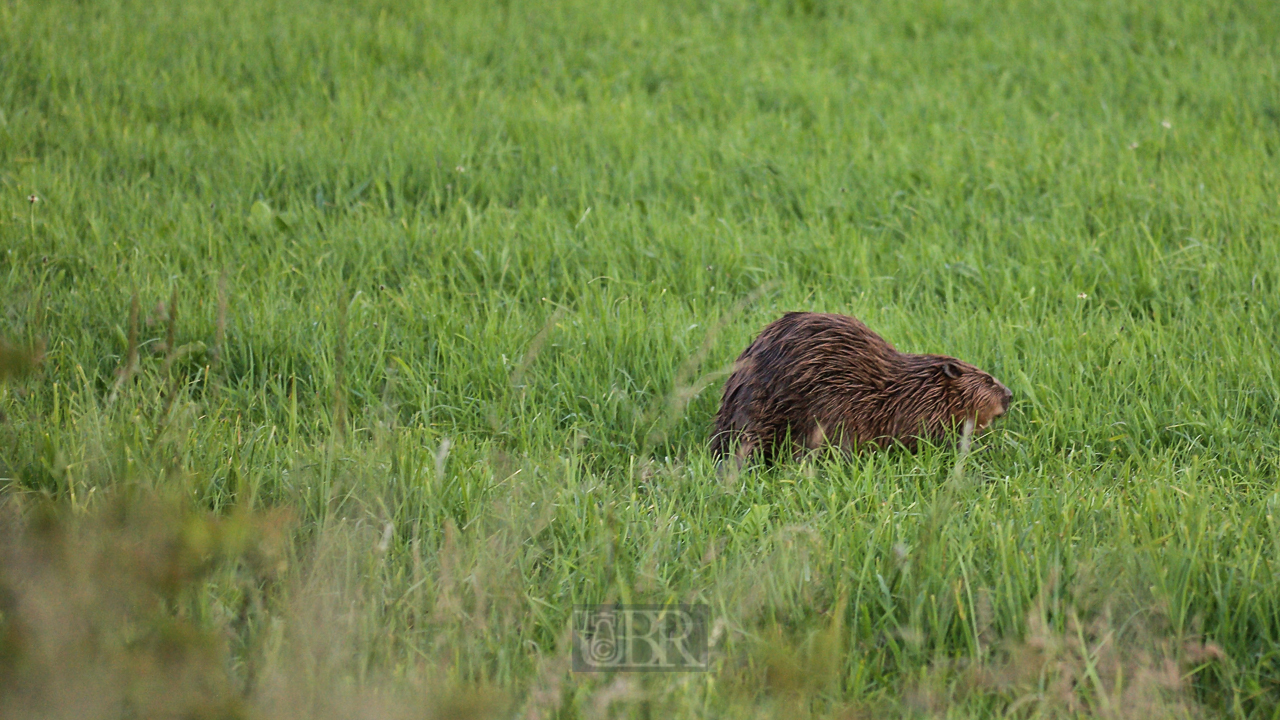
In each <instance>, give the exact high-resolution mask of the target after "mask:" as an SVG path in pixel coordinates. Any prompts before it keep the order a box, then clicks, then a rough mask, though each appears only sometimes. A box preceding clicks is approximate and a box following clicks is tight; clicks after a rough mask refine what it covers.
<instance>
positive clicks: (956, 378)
mask: <svg viewBox="0 0 1280 720" xmlns="http://www.w3.org/2000/svg"><path fill="white" fill-rule="evenodd" d="M1011 397H1012V394H1011V393H1010V392H1009V389H1008V388H1006V387H1005V386H1004V385H1001V384H1000V382H999V381H997V380H996V379H995V378H993V377H991V376H990V375H988V374H987V373H985V372H983V371H981V370H979V369H978V368H976V367H974V366H972V365H969V364H968V363H964V362H961V361H959V360H956V359H955V358H950V357H945V356H942V355H911V354H907V353H900V352H898V351H897V350H895V349H894V348H893V346H892V345H890V344H889V343H887V342H885V340H884V338H882V337H880V336H879V335H877V334H875V333H874V332H872V331H871V330H870V329H869V328H868V327H867V326H866V325H863V324H862V323H861V322H859V321H858V320H857V319H855V318H851V317H848V316H846V315H826V314H819V313H804V312H793V313H787V314H786V315H784V316H783V317H782V318H781V319H779V320H777V321H776V322H773V323H771V324H770V325H769V326H768V327H766V328H765V329H764V330H763V331H761V333H760V336H759V337H757V338H756V339H755V341H754V342H752V343H751V344H750V345H749V346H747V349H746V350H744V351H743V352H742V355H740V356H739V357H738V360H737V362H736V363H735V366H734V372H733V374H732V375H730V376H729V381H728V382H727V383H725V386H724V399H723V400H721V403H720V412H719V413H718V414H717V415H716V426H715V432H714V433H713V434H712V438H711V450H712V452H713V453H715V454H716V455H727V454H729V453H731V452H735V451H736V455H737V456H738V457H739V458H740V459H742V458H746V457H747V456H748V455H751V454H752V453H754V452H761V453H762V454H763V455H764V456H765V458H766V459H772V458H773V457H775V456H777V455H779V454H791V455H795V454H797V453H798V452H800V451H801V450H803V449H816V448H818V447H821V445H822V444H824V443H826V442H830V443H832V444H835V445H837V446H839V447H842V448H844V449H846V450H850V451H856V450H857V449H858V448H860V447H866V446H869V447H877V448H878V447H885V446H888V445H892V444H895V443H901V444H902V445H904V446H906V447H907V448H908V449H910V450H914V449H915V447H916V444H917V441H918V440H919V439H921V438H924V439H928V440H930V441H932V442H939V441H941V440H943V439H944V438H945V437H946V436H947V433H948V432H951V431H954V430H955V429H956V428H957V427H958V426H960V425H962V424H963V423H964V422H965V421H966V420H972V421H973V423H974V430H975V431H979V430H983V429H984V428H986V427H987V426H988V425H990V424H991V422H992V421H993V420H995V419H996V418H997V417H1000V416H1001V415H1003V414H1004V413H1005V411H1007V410H1008V409H1009V400H1010V398H1011Z"/></svg>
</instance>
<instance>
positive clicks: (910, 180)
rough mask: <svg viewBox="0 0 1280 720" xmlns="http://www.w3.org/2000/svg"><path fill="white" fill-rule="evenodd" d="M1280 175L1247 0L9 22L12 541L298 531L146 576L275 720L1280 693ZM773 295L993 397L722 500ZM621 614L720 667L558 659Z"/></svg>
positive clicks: (1084, 705) (1277, 707)
mask: <svg viewBox="0 0 1280 720" xmlns="http://www.w3.org/2000/svg"><path fill="white" fill-rule="evenodd" d="M1278 168H1280V6H1277V5H1275V4H1274V3H1270V2H1265V1H1263V0H1257V1H1253V0H1240V1H1238V2H1227V1H1222V0H1211V1H1210V2H1190V1H1187V0H1176V1H1171V2H1163V3H1147V4H1138V3H1121V2H1114V1H1102V2H1094V3H1087V4H1086V3H1079V4H1060V3H1049V2H996V1H991V2H978V3H971V4H962V3H958V2H949V1H937V0H927V1H925V2H920V3H916V4H910V5H908V4H903V5H901V6H899V4H894V3H860V4H852V3H839V2H834V1H832V0H794V1H792V2H786V1H784V0H779V1H777V2H770V1H767V0H756V1H748V0H726V1H725V2H710V1H707V2H696V1H692V0H691V1H687V2H667V3H663V4H661V5H658V4H654V3H641V2H625V1H622V0H607V1H606V2H579V1H576V0H572V1H569V2H561V3H535V2H520V1H518V0H516V1H511V2H501V3H458V2H452V1H449V0H428V1H427V2H419V3H408V2H390V1H384V2H376V1H374V0H368V1H361V0H350V1H348V2H328V1H326V0H263V1H260V2H246V1H244V0H215V1H214V2H207V3H185V2H176V1H173V0H160V1H159V2H152V3H139V2H129V1H119V0H113V1H111V2H99V3H73V2H64V1H63V0H53V1H52V2H43V3H36V2H14V1H12V0H6V1H3V2H0V337H4V338H7V339H8V341H9V342H10V343H11V346H10V348H9V349H6V350H4V352H11V351H12V349H13V348H22V347H35V346H37V345H38V344H39V343H41V342H43V343H44V346H43V347H44V351H45V357H44V360H43V362H42V363H41V364H40V365H39V367H38V369H37V370H36V371H35V372H34V373H31V374H28V375H26V376H25V377H22V378H19V379H16V380H15V381H13V382H10V383H8V384H4V385H0V412H2V413H3V418H4V420H3V423H2V424H0V478H3V479H0V486H3V490H2V491H0V492H2V493H3V495H2V496H0V497H3V500H0V502H3V503H4V504H6V505H7V506H8V507H9V508H10V510H12V512H13V513H14V514H12V515H7V516H6V517H10V518H11V521H10V522H9V525H10V526H11V528H13V531H12V532H10V533H8V535H10V536H12V537H14V538H18V539H16V540H13V541H12V542H15V543H17V544H18V545H17V546H23V543H26V542H27V540H22V539H21V538H23V537H27V535H24V534H23V533H24V532H26V531H19V530H18V528H19V527H26V526H27V525H28V524H29V522H28V520H29V519H30V518H31V517H34V516H35V515H39V513H37V512H36V511H35V510H33V509H32V508H34V507H37V506H38V505H39V502H38V500H39V498H40V497H41V496H47V497H49V498H52V499H53V502H54V504H55V505H56V506H57V507H61V508H63V509H64V510H69V511H70V512H71V516H72V517H78V518H81V520H82V521H83V522H90V520H91V519H92V518H93V517H96V516H97V515H100V514H102V513H103V512H105V510H104V508H108V507H112V506H111V505H110V504H109V502H108V499H109V498H113V497H117V496H121V495H122V494H128V493H127V492H126V489H128V488H139V487H140V488H148V489H156V490H157V491H158V492H160V493H161V494H172V493H178V494H179V495H181V496H182V497H183V498H184V500H183V501H182V503H181V505H183V506H185V507H186V508H187V511H201V512H211V513H214V514H215V515H216V516H226V517H240V515H239V513H245V512H250V511H252V512H256V513H266V512H268V511H269V510H270V509H272V508H286V509H288V510H287V512H289V513H292V517H293V518H294V521H293V523H292V525H290V528H291V530H290V533H291V534H290V538H291V545H290V547H291V550H290V557H291V558H293V560H292V561H291V563H290V564H289V565H288V567H287V568H286V569H284V570H281V571H280V572H278V573H275V574H270V573H267V574H262V573H257V572H251V571H250V570H247V569H246V568H247V567H249V566H252V565H253V563H252V562H251V560H249V559H243V558H242V559H240V560H227V561H225V562H222V563H221V564H218V565H217V566H216V568H214V569H212V570H209V571H208V572H209V574H207V575H202V576H200V579H199V580H196V581H193V584H192V585H191V587H189V588H188V589H187V590H186V591H185V592H186V593H187V594H186V595H184V596H183V597H184V598H185V599H184V600H182V601H181V602H179V601H174V600H172V599H170V600H167V601H166V604H163V605H161V606H158V607H152V606H151V605H148V604H147V603H145V602H141V601H137V602H141V605H137V607H141V608H143V609H142V610H137V612H140V613H142V615H141V616H142V617H149V616H155V617H161V616H163V617H169V616H173V617H177V618H191V619H192V623H193V627H195V628H198V629H200V631H201V632H208V633H210V634H209V635H208V637H209V638H216V642H215V641H214V640H209V642H213V643H214V644H215V645H217V647H219V648H222V649H221V650H218V652H220V653H222V655H219V657H221V658H222V660H220V661H218V663H214V664H213V665H212V666H208V667H206V666H204V665H201V666H199V667H201V668H203V669H202V670H201V672H207V673H211V674H213V675H219V676H220V677H221V675H220V674H225V676H226V682H227V683H229V685H228V687H231V688H233V690H231V691H229V692H231V693H232V694H235V695H238V696H239V697H241V698H242V701H243V705H240V706H236V707H240V708H241V709H240V710H235V711H234V712H243V713H246V714H248V715H250V716H269V717H292V716H297V717H315V716H346V715H349V708H351V707H357V708H362V710H361V712H366V713H369V714H371V715H375V714H377V711H375V710H374V709H372V708H376V707H378V708H383V710H384V711H385V712H387V713H392V714H394V712H400V713H402V714H403V715H405V716H422V715H423V714H426V715H427V716H437V717H451V716H453V717H489V716H494V715H495V714H496V715H497V716H504V717H509V716H511V713H519V714H521V716H522V717H559V718H577V717H595V716H601V715H600V714H601V713H603V714H604V715H603V716H607V715H608V713H613V716H615V717H637V718H639V717H704V716H705V717H726V718H737V717H744V716H759V717H766V716H775V715H782V714H789V715H797V716H808V715H813V716H840V715H841V714H842V713H843V714H844V716H847V717H857V716H860V715H862V714H866V715H868V716H874V717H881V716H890V715H908V716H912V715H939V716H948V717H984V716H990V715H1000V714H1004V713H1008V714H1009V715H1010V716H1013V717H1032V716H1034V717H1056V716H1068V715H1073V714H1080V715H1097V716H1102V717H1151V716H1160V715H1164V714H1170V715H1178V714H1184V715H1195V714H1196V713H1203V714H1206V715H1225V716H1233V717H1235V716H1238V717H1274V716H1275V715H1276V714H1277V713H1280V579H1278V578H1280V557H1278V556H1277V552H1278V551H1280V519H1278V517H1277V506H1278V505H1280V492H1278V491H1277V488H1276V483H1277V479H1278V478H1277V475H1278V471H1280V378H1277V370H1278V369H1280V362H1278V358H1280V355H1278V354H1277V352H1276V350H1277V348H1278V347H1280V295H1278V293H1280V170H1278ZM30 195H35V196H37V197H38V198H39V201H38V202H36V203H34V204H33V203H30V202H29V201H28V196H30ZM135 295H136V297H137V299H138V311H137V313H136V315H137V320H136V323H132V325H135V326H136V336H137V337H136V342H135V343H134V345H133V346H132V347H133V349H134V350H135V351H136V354H137V362H136V363H135V364H131V363H130V360H129V357H130V351H131V343H130V340H129V337H130V334H131V322H130V312H131V311H130V307H131V301H132V298H133V297H135ZM175 299H176V303H175V302H174V300H175ZM175 307H176V313H173V312H172V310H173V309H174V308H175ZM788 310H817V311H829V312H843V313H848V314H853V315H856V316H858V317H860V318H861V319H863V320H864V321H865V322H866V323H867V324H868V325H870V326H871V327H872V328H873V329H875V330H877V331H878V332H880V333H881V334H882V335H884V336H885V337H886V338H887V339H889V340H890V341H891V342H893V343H894V344H895V345H897V346H898V348H899V349H901V350H903V351H909V352H931V353H942V354H948V355H954V356H957V357H960V358H962V359H964V360H966V361H969V362H972V363H974V364H976V365H978V366H979V367H982V368H983V369H985V370H988V371H989V372H991V373H992V374H993V375H995V376H996V377H998V378H999V379H1001V380H1002V381H1003V382H1004V383H1005V384H1006V385H1008V386H1009V387H1010V388H1011V389H1012V390H1013V392H1014V397H1015V402H1014V405H1013V407H1012V410H1011V412H1010V414H1009V416H1008V417H1006V418H1004V419H1002V420H1001V421H1000V422H999V423H998V426H997V428H996V429H995V430H994V431H993V432H991V433H989V434H987V435H985V436H983V437H981V438H979V439H978V440H977V442H976V444H975V449H976V452H975V453H974V454H973V455H971V456H969V457H967V458H964V459H963V469H962V471H960V472H956V471H955V468H956V466H957V464H958V462H960V461H961V460H962V459H961V458H959V457H958V456H957V453H956V452H955V451H954V450H949V449H927V450H925V451H923V452H921V453H920V454H919V455H905V454H900V453H898V454H884V455H873V456H866V457H858V458H853V459H842V458H835V457H819V458H814V459H812V460H810V461H808V462H806V463H804V464H800V465H784V466H782V467H779V468H776V469H772V470H768V471H751V472H746V473H744V474H741V475H738V476H723V475H720V474H717V472H716V470H715V468H714V464H713V462H712V460H711V459H710V458H709V457H707V455H706V453H705V449H704V447H705V441H706V439H707V433H708V430H709V429H710V424H711V417H712V414H713V413H714V411H715V408H716V405H717V403H718V401H719V390H720V385H721V382H722V379H723V373H724V372H725V370H726V369H727V368H728V366H729V364H730V363H731V361H732V360H733V358H734V357H735V356H736V355H737V353H738V352H740V351H741V350H742V348H743V347H745V346H746V344H747V343H748V342H749V341H750V340H751V338H752V337H754V335H755V333H757V332H758V331H759V329H760V328H761V327H763V325H764V324H766V323H767V322H769V321H771V320H773V319H775V318H776V317H778V316H779V315H780V314H781V313H783V312H785V311H788ZM0 349H3V348H0ZM6 357H9V356H7V355H4V353H0V360H4V359H5V358H6ZM14 357H16V355H15V356H14ZM5 362H9V361H8V360H6V361H5ZM10 364H12V363H10ZM0 366H4V363H0ZM3 369H4V367H0V370H3ZM0 379H2V378H0ZM175 512H176V511H175ZM33 513H35V515H33ZM23 518H27V520H23ZM32 522H34V521H32ZM37 524H38V523H37ZM88 527H91V528H92V527H98V526H96V525H92V524H90V525H89V526H88ZM126 527H127V524H126ZM148 527H150V526H148ZM387 528H390V530H389V531H388V530H387ZM86 532H89V531H86ZM386 532H389V533H390V534H389V535H384V533H386ZM104 533H105V535H104V537H114V536H113V535H111V534H110V532H108V531H100V532H99V533H98V534H99V535H103V534H104ZM89 537H94V534H93V532H89ZM384 539H385V542H384ZM102 542H103V543H106V544H105V545H104V546H103V547H114V546H113V545H111V544H110V543H111V542H115V541H114V540H103V541H102ZM90 544H92V542H91V541H90ZM232 544H233V545H234V547H235V548H236V550H235V552H232V553H231V554H232V555H235V554H236V553H238V552H240V551H241V550H242V549H243V548H242V547H241V546H240V545H235V544H234V543H232ZM201 547H203V546H201ZM229 552H230V551H229ZM104 553H105V554H104V557H112V556H113V553H111V552H105V551H104ZM12 567H18V566H17V565H13V566H11V568H12ZM22 567H26V566H25V565H24V566H22ZM95 567H96V566H95ZM86 572H89V571H86ZM11 574H12V573H11ZM73 576H74V577H80V576H79V575H74V574H73ZM18 577H19V578H21V577H22V576H21V575H19V576H18ZM87 577H88V579H84V578H81V579H80V580H77V581H76V582H83V583H86V584H87V586H89V587H93V586H95V584H96V583H106V584H110V582H111V580H110V578H112V577H114V575H111V574H110V573H108V574H107V575H106V576H102V577H105V578H106V579H105V580H104V579H102V577H99V576H98V575H94V574H93V573H89V575H88V576H87ZM68 582H70V581H68ZM15 583H16V584H15V585H12V587H9V588H8V589H7V590H6V591H5V592H7V593H9V596H12V597H17V598H22V597H27V595H24V593H29V592H30V590H29V588H28V589H23V588H27V585H24V584H23V581H21V580H20V579H19V580H17V581H15ZM0 585H3V584H2V583H0ZM15 588H16V589H15ZM30 597H36V595H31V596H30ZM41 597H42V596H41ZM335 597H336V598H342V599H341V600H335V599H334V598H335ZM611 601H632V602H647V603H657V602H706V603H709V604H710V605H711V606H712V612H713V616H714V617H715V618H717V622H718V623H719V627H720V628H721V630H720V636H719V638H720V639H719V643H718V645H717V651H716V655H715V658H716V661H715V667H714V669H713V671H712V672H710V673H708V674H706V675H644V676H617V677H613V676H608V675H603V676H602V675H582V674H573V673H570V672H568V670H567V664H566V663H567V657H568V645H567V640H566V635H565V629H566V627H567V623H568V621H569V617H570V613H571V610H572V607H573V605H574V604H575V603H596V602H611ZM6 602H7V601H6ZM104 602H106V601H104ZM129 603H131V604H129V605H128V607H130V608H134V607H135V605H136V602H135V600H132V599H131V600H129ZM55 606H56V603H55ZM75 607H80V606H75ZM68 608H70V609H67V612H68V613H71V614H72V615H74V614H75V612H74V607H72V606H68ZM130 612H134V611H133V610H131V611H130ZM22 613H23V611H22V610H21V603H20V602H19V604H18V605H13V604H7V605H3V606H0V629H5V628H6V626H7V627H8V630H5V631H6V632H9V631H11V630H12V628H14V627H18V626H19V625H20V624H21V623H22V622H27V620H23V619H22V618H24V617H25V616H24V615H23V614H22ZM308 613H310V614H308ZM126 614H127V613H126ZM104 617H106V618H107V619H104V620H102V622H103V623H105V625H104V627H112V628H115V627H116V625H113V624H112V623H116V622H117V620H118V618H117V619H112V618H116V616H115V615H112V614H111V613H107V614H106V615H105V616H104ZM130 617H134V616H132V615H131V616H130ZM30 622H33V623H36V624H34V625H31V627H35V628H37V631H39V632H48V633H54V630H55V629H56V628H57V627H58V623H57V622H53V621H49V622H52V624H51V625H48V626H45V625H40V624H39V623H38V622H36V621H34V620H31V621H30ZM131 622H136V617H135V620H134V621H131ZM125 626H126V627H132V625H129V624H128V623H125ZM24 627H25V626H24ZM40 628H45V630H43V631H40V630H39V629H40ZM39 632H37V635H36V636H38V635H39ZM122 632H123V631H122ZM54 634H56V633H54ZM125 635H128V633H127V632H125ZM24 637H25V636H24ZM59 637H61V636H59ZM201 637H204V636H201ZM51 642H52V641H51ZM1203 643H1208V644H1207V645H1203ZM13 647H17V646H11V645H4V646H3V647H0V650H2V651H3V652H0V670H2V669H3V664H4V663H10V664H11V669H12V668H13V667H18V665H17V664H15V663H19V660H21V657H20V655H21V653H19V655H14V654H13V653H15V652H19V651H17V650H13ZM22 647H27V646H22ZM122 647H126V648H127V647H132V646H128V644H127V643H126V644H125V645H124V646H122ZM318 648H319V649H318ZM1206 648H1207V649H1206ZM73 649H74V648H73ZM1219 651H1220V652H1219ZM21 652H34V651H31V650H30V648H29V647H28V648H27V650H22V651H21ZM68 652H70V651H68ZM122 652H124V651H122ZM33 657H34V656H33ZM50 657H52V656H50ZM15 658H18V659H15ZM317 658H319V659H317ZM46 660H47V658H46ZM22 662H26V663H28V664H27V665H23V666H22V667H26V668H27V671H26V672H28V673H29V674H31V673H34V675H31V676H32V677H40V678H42V679H41V680H40V682H56V683H60V684H63V685H65V684H70V685H72V686H75V687H82V686H83V687H90V684H91V683H92V682H95V680H94V679H93V676H94V674H95V672H96V671H95V667H98V669H99V670H100V669H101V668H100V667H99V666H96V665H95V663H92V662H86V663H84V669H83V672H82V673H79V674H77V673H74V672H71V671H70V670H65V669H64V670H61V671H60V670H57V668H59V667H63V668H65V667H68V666H65V665H58V664H57V663H53V664H49V665H41V664H40V662H37V661H35V660H32V659H31V658H27V659H26V660H22ZM41 662H43V661H41ZM50 662H52V661H50ZM31 663H34V664H31ZM158 667H160V669H159V670H156V672H157V673H160V674H161V676H162V677H163V676H164V675H163V674H164V672H165V671H164V665H163V664H161V665H159V666H158ZM193 667H194V666H193ZM209 667H212V668H213V669H212V670H210V669H209ZM31 668H35V670H32V669H31ZM41 668H44V670H41ZM46 670H47V673H45V674H46V675H48V677H46V676H45V675H41V673H44V672H45V671H46ZM59 673H61V674H59ZM3 676H4V673H3V672H0V678H2V677H3ZM15 677H16V676H15ZM4 682H5V681H4V680H2V679H0V684H3V683H4ZM32 682H36V681H30V682H28V683H27V684H26V685H23V684H21V683H19V684H18V685H13V684H12V683H11V684H10V686H9V687H6V688H0V693H10V695H8V696H0V697H10V699H12V698H14V697H26V696H25V695H23V693H28V694H29V691H30V687H34V685H31V683H32ZM15 687H16V688H18V689H16V690H15V689H14V688H15ZM94 687H96V686H94ZM24 688H25V689H24ZM131 692H132V691H131ZM138 692H141V691H138ZM15 693H16V694H15ZM397 693H400V694H397ZM424 693H425V695H423V694H424ZM76 697H80V696H76ZM86 697H92V694H88V695H86ZM423 697H426V698H427V699H426V700H423ZM370 698H376V702H375V701H374V700H371V699H370ZM406 698H407V699H406ZM26 701H30V699H29V698H27V699H26V700H24V702H26ZM15 702H16V701H15ZM31 702H35V701H31ZM49 702H50V703H51V705H50V707H53V708H54V709H53V710H48V712H51V713H54V714H56V713H57V712H63V713H67V714H68V716H84V715H83V714H80V712H79V710H80V708H79V706H75V707H76V712H74V713H73V712H72V710H70V709H68V708H72V707H73V706H72V705H70V704H66V703H63V704H62V705H58V703H57V702H54V701H49ZM104 702H105V701H104ZM174 702H175V703H179V702H180V698H179V696H177V695H175V698H174ZM0 704H4V703H0ZM37 705H39V703H37ZM12 707H18V705H16V704H15V705H12ZM111 707H116V706H111ZM175 707H176V705H175ZM343 708H347V709H345V710H344V709H343ZM388 708H391V709H388ZM46 709H47V708H46ZM393 710H394V712H393ZM55 711H56V712H55ZM33 712H34V711H33ZM111 712H117V715H116V716H119V712H120V711H119V708H118V707H116V710H113V711H111ZM209 712H212V711H209ZM228 712H229V713H231V712H233V711H230V710H229V711H228ZM433 713H434V715H433ZM504 713H505V714H504ZM4 714H5V713H4V712H3V711H0V715H4ZM125 714H127V713H125ZM233 714H234V713H233ZM104 716H112V715H111V713H110V712H107V714H106V715H104Z"/></svg>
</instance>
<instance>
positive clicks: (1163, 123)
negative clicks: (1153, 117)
mask: <svg viewBox="0 0 1280 720" xmlns="http://www.w3.org/2000/svg"><path fill="white" fill-rule="evenodd" d="M1160 127H1163V128H1164V129H1165V130H1169V129H1172V128H1173V123H1171V122H1169V121H1168V120H1161V121H1160Z"/></svg>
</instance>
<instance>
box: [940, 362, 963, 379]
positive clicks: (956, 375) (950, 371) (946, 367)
mask: <svg viewBox="0 0 1280 720" xmlns="http://www.w3.org/2000/svg"><path fill="white" fill-rule="evenodd" d="M942 374H943V375H946V376H947V377H949V378H951V379H952V380H958V379H960V366H959V365H957V364H955V363H953V362H945V363H942Z"/></svg>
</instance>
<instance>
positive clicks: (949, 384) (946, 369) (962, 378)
mask: <svg viewBox="0 0 1280 720" xmlns="http://www.w3.org/2000/svg"><path fill="white" fill-rule="evenodd" d="M933 360H934V361H935V363H934V365H935V368H936V371H937V381H938V383H939V384H941V385H942V389H943V392H942V397H943V398H945V403H946V408H945V410H944V412H945V413H946V414H948V415H950V419H951V421H952V422H954V423H955V424H956V425H963V423H964V422H965V421H966V420H973V431H974V432H979V431H981V430H985V429H986V428H987V427H988V426H990V425H991V423H992V422H993V421H994V420H995V419H996V418H998V417H1000V416H1001V415H1004V414H1005V413H1006V412H1008V411H1009V401H1010V400H1012V399H1013V393H1011V392H1009V388H1007V387H1005V386H1004V385H1003V384H1002V383H1001V382H1000V381H999V380H996V379H995V378H993V377H991V376H990V375H988V374H987V373H985V372H983V371H981V370H979V369H978V368H976V367H974V366H972V365H970V364H969V363H966V362H961V361H960V360H956V359H955V358H949V357H941V356H936V357H935V358H933Z"/></svg>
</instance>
